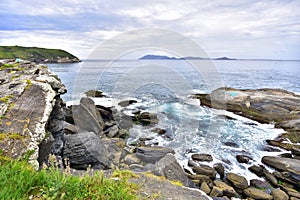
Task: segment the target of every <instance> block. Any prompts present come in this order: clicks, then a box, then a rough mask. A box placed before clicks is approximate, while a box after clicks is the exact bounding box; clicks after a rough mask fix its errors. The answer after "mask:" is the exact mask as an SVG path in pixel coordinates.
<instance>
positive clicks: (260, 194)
mask: <svg viewBox="0 0 300 200" xmlns="http://www.w3.org/2000/svg"><path fill="white" fill-rule="evenodd" d="M244 193H245V195H246V196H248V197H251V198H253V199H266V200H272V199H273V197H272V196H271V195H269V194H268V193H266V192H264V191H262V190H259V189H256V188H247V189H244Z"/></svg>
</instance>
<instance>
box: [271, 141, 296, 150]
mask: <svg viewBox="0 0 300 200" xmlns="http://www.w3.org/2000/svg"><path fill="white" fill-rule="evenodd" d="M266 142H267V143H268V144H269V145H272V146H276V147H280V148H282V149H286V150H288V151H292V150H293V149H299V148H300V145H295V144H290V143H285V142H283V141H276V140H266Z"/></svg>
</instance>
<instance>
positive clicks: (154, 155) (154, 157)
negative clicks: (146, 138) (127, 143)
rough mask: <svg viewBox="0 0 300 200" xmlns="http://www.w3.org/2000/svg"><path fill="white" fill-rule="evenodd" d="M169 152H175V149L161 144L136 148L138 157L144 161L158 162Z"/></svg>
mask: <svg viewBox="0 0 300 200" xmlns="http://www.w3.org/2000/svg"><path fill="white" fill-rule="evenodd" d="M168 153H171V154H174V153H175V152H174V150H173V149H169V148H166V147H160V146H153V147H150V146H149V147H137V148H136V155H137V157H138V158H140V159H141V161H142V162H144V163H156V162H157V161H159V160H160V159H161V158H163V157H164V156H166V155H167V154H168Z"/></svg>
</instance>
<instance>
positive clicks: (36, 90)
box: [0, 60, 66, 165]
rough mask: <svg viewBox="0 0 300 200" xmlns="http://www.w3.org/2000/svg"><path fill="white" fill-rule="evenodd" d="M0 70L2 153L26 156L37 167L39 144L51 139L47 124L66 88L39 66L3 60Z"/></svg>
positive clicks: (13, 156)
mask: <svg viewBox="0 0 300 200" xmlns="http://www.w3.org/2000/svg"><path fill="white" fill-rule="evenodd" d="M0 69H1V70H0V77H1V84H0V116H1V124H0V138H1V139H0V148H1V149H2V154H3V155H4V156H8V157H12V158H15V159H16V158H20V157H24V156H29V157H30V161H31V162H32V163H34V164H35V165H38V162H37V159H38V156H39V155H38V154H39V145H40V144H41V142H42V141H43V140H45V139H47V138H48V137H49V136H50V135H49V133H48V132H47V130H46V125H47V123H49V122H50V121H49V120H50V115H51V112H52V111H53V108H54V105H55V102H56V101H59V99H60V95H61V94H63V93H65V92H66V88H65V87H64V85H63V84H62V83H61V81H60V79H59V78H58V77H57V76H56V75H55V74H52V73H51V72H50V71H49V70H48V68H47V67H45V66H42V65H36V64H34V63H31V62H23V63H16V62H10V61H7V60H2V61H1V62H0ZM58 129H61V127H60V128H58Z"/></svg>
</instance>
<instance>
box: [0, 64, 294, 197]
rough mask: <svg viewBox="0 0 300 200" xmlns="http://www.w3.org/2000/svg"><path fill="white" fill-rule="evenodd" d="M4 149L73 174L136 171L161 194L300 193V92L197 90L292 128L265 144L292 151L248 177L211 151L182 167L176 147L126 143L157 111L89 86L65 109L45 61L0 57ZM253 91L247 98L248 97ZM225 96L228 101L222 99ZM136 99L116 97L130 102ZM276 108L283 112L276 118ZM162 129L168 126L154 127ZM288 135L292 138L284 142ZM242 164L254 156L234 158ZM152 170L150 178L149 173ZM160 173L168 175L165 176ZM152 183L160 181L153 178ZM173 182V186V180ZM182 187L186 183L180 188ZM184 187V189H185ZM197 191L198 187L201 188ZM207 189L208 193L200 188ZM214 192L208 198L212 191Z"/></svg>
mask: <svg viewBox="0 0 300 200" xmlns="http://www.w3.org/2000/svg"><path fill="white" fill-rule="evenodd" d="M0 68H1V71H0V73H1V80H0V95H1V96H0V98H1V101H0V111H1V112H0V114H1V125H0V132H1V133H0V136H1V139H0V147H1V149H2V154H3V156H9V157H12V158H15V159H17V158H20V157H23V156H25V155H29V156H30V160H31V162H32V163H33V164H35V165H36V166H37V167H39V168H42V167H49V166H51V165H53V160H52V161H51V162H50V157H51V156H50V157H49V155H52V156H54V158H55V159H54V162H55V163H56V165H57V166H59V167H61V168H65V167H66V166H70V167H71V168H72V169H73V170H72V171H73V173H74V174H76V173H78V172H80V171H81V170H86V169H90V168H91V169H94V170H104V171H110V170H115V169H122V170H131V171H133V172H135V173H137V174H140V178H139V179H136V178H133V179H132V180H131V181H133V182H138V183H142V185H143V186H142V189H143V192H142V193H154V192H159V193H160V195H159V196H158V197H157V198H156V199H168V198H172V199H200V200H202V199H203V200H204V199H210V197H211V198H212V199H231V198H239V199H293V200H296V199H300V193H299V191H300V188H299V185H300V160H299V146H298V145H297V144H296V143H299V140H298V139H299V135H298V134H299V123H298V122H299V119H300V117H299V116H300V114H299V113H300V96H298V95H295V94H293V93H290V92H287V91H283V90H271V89H265V90H245V91H242V90H235V89H232V88H230V89H227V88H225V89H224V88H220V89H218V90H216V91H213V92H212V94H210V95H196V96H195V97H196V98H198V99H200V101H201V104H202V105H204V106H209V107H213V108H219V109H225V110H229V111H232V112H235V113H237V114H240V115H243V116H246V117H248V118H252V119H255V120H257V121H261V122H266V123H271V122H273V121H274V122H275V125H276V126H277V127H281V128H283V129H284V130H286V131H287V132H288V133H285V134H283V135H281V136H280V137H279V138H278V140H270V141H268V144H270V145H275V146H278V147H280V148H284V149H286V150H289V151H291V153H287V154H283V155H280V156H277V157H269V156H265V157H263V158H262V163H263V164H265V165H267V166H269V167H272V168H274V169H275V171H274V172H272V173H271V172H270V171H268V170H267V168H265V167H264V165H259V166H257V165H253V166H252V167H250V168H249V170H250V171H251V172H253V173H255V174H256V175H257V176H259V177H261V179H260V180H250V184H249V182H248V181H247V179H246V178H247V177H243V176H240V175H239V174H238V172H234V173H232V172H229V171H227V170H226V169H224V166H223V165H222V164H221V163H217V164H215V165H214V166H213V167H210V166H208V165H206V164H205V162H210V161H211V160H212V157H211V155H208V154H204V153H205V152H203V153H199V154H194V155H192V156H191V159H190V160H189V163H188V165H189V166H190V168H191V169H192V171H189V170H188V169H184V168H183V167H182V166H181V165H180V164H179V163H178V161H177V160H176V158H175V156H174V154H175V152H174V150H173V149H170V148H166V147H161V146H155V145H152V146H149V145H146V142H145V141H147V140H149V139H151V138H139V142H137V143H135V144H130V145H128V144H127V143H126V138H128V136H129V134H130V130H129V129H130V128H131V127H132V126H133V125H139V126H147V127H149V126H150V127H151V126H153V125H155V124H157V123H158V120H159V119H158V117H157V115H156V114H155V113H149V112H143V111H141V110H135V111H134V112H132V115H130V116H128V115H125V114H124V113H123V112H120V111H119V110H117V109H116V108H114V107H105V106H101V105H95V103H94V101H93V98H102V97H103V96H104V95H103V94H102V93H101V92H100V91H88V92H87V93H86V97H84V98H82V99H81V100H80V104H79V105H71V106H68V107H66V105H65V103H64V102H63V101H62V99H61V98H60V95H61V94H64V93H65V92H66V89H65V87H64V86H63V84H62V83H61V81H60V80H59V78H58V77H57V76H56V75H54V74H52V73H51V72H50V71H49V70H48V69H47V68H46V67H45V66H42V65H36V64H34V63H30V62H26V63H15V62H10V63H9V62H6V63H0ZM249 96H250V97H249ZM224 100H225V101H224ZM134 103H136V102H135V101H134V100H128V101H122V102H119V106H121V107H126V106H129V105H131V104H134ZM276 114H277V115H278V118H276ZM153 132H155V133H157V134H164V133H165V130H163V129H153ZM287 138H289V139H290V141H292V142H294V144H293V143H287V142H286V139H287ZM237 160H238V161H239V162H241V163H247V162H249V161H250V160H251V157H249V156H246V155H239V156H237ZM149 172H151V174H154V175H155V177H156V178H154V179H153V178H152V179H151V181H149V180H150V178H149V177H148V176H146V175H145V173H149ZM157 177H165V178H164V180H163V181H161V180H158V178H157ZM154 183H155V184H154ZM174 183H176V184H174ZM178 184H179V185H181V186H178ZM182 186H184V187H182ZM197 189H201V191H200V190H197ZM202 191H203V192H202ZM208 196H210V197H208Z"/></svg>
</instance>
